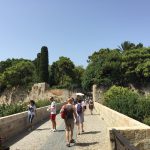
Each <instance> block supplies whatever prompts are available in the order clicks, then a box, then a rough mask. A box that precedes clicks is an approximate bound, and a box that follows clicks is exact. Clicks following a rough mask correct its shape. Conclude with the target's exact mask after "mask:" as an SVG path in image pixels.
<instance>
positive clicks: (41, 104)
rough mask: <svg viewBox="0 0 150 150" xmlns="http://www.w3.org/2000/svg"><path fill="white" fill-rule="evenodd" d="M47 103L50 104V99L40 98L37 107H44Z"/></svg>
mask: <svg viewBox="0 0 150 150" xmlns="http://www.w3.org/2000/svg"><path fill="white" fill-rule="evenodd" d="M47 105H50V101H48V100H38V101H37V102H36V107H37V108H39V107H44V106H47Z"/></svg>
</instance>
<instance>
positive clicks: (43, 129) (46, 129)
mask: <svg viewBox="0 0 150 150" xmlns="http://www.w3.org/2000/svg"><path fill="white" fill-rule="evenodd" d="M50 129H51V128H43V129H36V131H42V130H50Z"/></svg>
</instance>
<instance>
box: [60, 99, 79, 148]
mask: <svg viewBox="0 0 150 150" xmlns="http://www.w3.org/2000/svg"><path fill="white" fill-rule="evenodd" d="M64 112H65V116H64V122H65V129H66V142H67V143H66V146H67V147H70V143H75V140H74V139H73V130H74V121H75V120H77V114H76V110H75V106H74V105H73V99H72V98H68V100H67V104H65V105H64V106H62V108H61V111H60V113H63V114H64Z"/></svg>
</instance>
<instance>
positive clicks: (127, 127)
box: [94, 102, 150, 150]
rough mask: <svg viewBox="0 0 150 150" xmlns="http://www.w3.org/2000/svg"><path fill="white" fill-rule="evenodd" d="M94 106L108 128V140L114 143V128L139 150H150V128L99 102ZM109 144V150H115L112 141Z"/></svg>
mask: <svg viewBox="0 0 150 150" xmlns="http://www.w3.org/2000/svg"><path fill="white" fill-rule="evenodd" d="M94 106H95V109H96V111H97V112H98V114H99V115H100V118H101V119H102V120H103V121H104V122H105V124H106V126H107V130H108V132H107V133H108V135H107V136H108V140H109V139H111V141H113V135H112V129H113V128H114V129H116V130H117V131H119V132H120V133H121V134H122V135H124V136H125V137H126V138H127V139H128V140H129V141H130V143H131V144H133V145H134V146H136V147H137V148H139V150H150V126H148V125H145V124H143V123H141V122H139V121H137V120H134V119H132V118H130V117H128V116H126V115H123V114H121V113H119V112H117V111H114V110H112V109H110V108H108V107H106V106H104V105H102V104H99V103H97V102H94ZM110 137H111V138H110ZM108 143H109V144H108V147H109V149H110V150H113V149H114V143H113V142H110V140H109V141H108Z"/></svg>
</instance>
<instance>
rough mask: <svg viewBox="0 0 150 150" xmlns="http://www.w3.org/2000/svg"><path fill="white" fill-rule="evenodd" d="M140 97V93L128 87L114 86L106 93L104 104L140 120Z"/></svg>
mask: <svg viewBox="0 0 150 150" xmlns="http://www.w3.org/2000/svg"><path fill="white" fill-rule="evenodd" d="M139 98H140V96H139V94H138V93H136V92H133V91H131V90H130V89H128V88H124V87H120V86H112V87H111V88H110V89H109V90H108V91H107V92H106V93H105V94H104V104H105V105H106V106H108V107H110V108H112V109H114V110H116V111H119V112H120V113H123V114H125V115H128V116H129V117H132V118H134V119H137V120H139V118H138V115H139V114H138V113H139V111H138V108H139V104H138V100H139Z"/></svg>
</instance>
